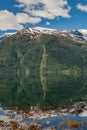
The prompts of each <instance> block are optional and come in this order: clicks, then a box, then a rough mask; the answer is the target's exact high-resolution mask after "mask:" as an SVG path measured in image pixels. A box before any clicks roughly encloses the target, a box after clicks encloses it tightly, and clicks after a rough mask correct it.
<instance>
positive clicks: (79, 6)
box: [77, 4, 87, 12]
mask: <svg viewBox="0 0 87 130" xmlns="http://www.w3.org/2000/svg"><path fill="white" fill-rule="evenodd" d="M77 9H80V10H81V11H85V12H87V5H82V4H78V5H77Z"/></svg>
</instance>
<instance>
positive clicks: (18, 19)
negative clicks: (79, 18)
mask: <svg viewBox="0 0 87 130" xmlns="http://www.w3.org/2000/svg"><path fill="white" fill-rule="evenodd" d="M15 1H17V2H18V4H16V5H14V7H17V8H21V10H22V12H23V13H21V12H17V13H16V14H14V13H13V12H9V11H8V10H0V30H21V29H23V28H24V26H23V24H26V23H31V24H36V23H39V22H40V21H41V20H43V18H46V19H55V18H56V17H57V18H58V17H59V16H61V17H64V18H70V15H69V11H70V9H71V8H70V7H69V6H68V2H67V0H15ZM46 25H50V23H49V22H46Z"/></svg>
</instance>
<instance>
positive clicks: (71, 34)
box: [0, 27, 87, 43]
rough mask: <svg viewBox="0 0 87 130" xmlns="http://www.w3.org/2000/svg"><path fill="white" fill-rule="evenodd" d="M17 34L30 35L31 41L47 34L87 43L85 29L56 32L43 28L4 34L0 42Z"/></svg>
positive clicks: (55, 30)
mask: <svg viewBox="0 0 87 130" xmlns="http://www.w3.org/2000/svg"><path fill="white" fill-rule="evenodd" d="M18 33H20V34H26V35H28V34H31V39H32V38H38V37H40V36H41V35H42V34H48V35H55V36H62V37H65V38H69V39H72V40H74V41H77V42H83V43H84V42H85V41H87V29H78V30H58V29H51V28H43V27H32V28H31V27H29V28H25V29H22V30H20V31H19V32H15V33H6V34H5V35H3V36H1V37H0V41H1V40H3V39H5V38H7V37H10V36H12V35H15V34H18Z"/></svg>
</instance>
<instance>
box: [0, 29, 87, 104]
mask: <svg viewBox="0 0 87 130" xmlns="http://www.w3.org/2000/svg"><path fill="white" fill-rule="evenodd" d="M86 36H87V35H86V30H85V31H84V30H73V31H66V30H65V31H62V30H56V29H46V28H41V27H36V28H27V29H23V30H21V31H19V32H17V33H15V34H14V35H11V36H9V37H5V38H4V40H1V41H0V102H4V103H5V104H6V103H7V102H9V104H16V105H19V106H22V105H23V104H26V106H27V105H29V104H30V105H31V104H33V105H35V104H36V103H38V100H39V102H40V103H41V105H42V106H43V104H44V105H47V104H48V105H49V106H50V105H52V102H51V98H52V99H53V101H54V103H55V104H60V105H61V104H64V103H66V104H67V103H68V104H69V103H71V100H72V102H75V101H77V100H81V101H84V100H86V99H87V98H86V93H85V92H86V91H87V89H84V86H83V87H82V85H83V83H81V84H80V85H81V87H80V88H79V85H77V84H78V83H77V82H76V81H75V82H74V86H75V85H76V88H75V89H73V87H72V84H69V83H71V82H72V81H73V80H74V79H75V80H76V79H78V81H79V82H80V81H81V80H79V77H80V76H81V75H83V76H85V77H86V76H87V41H86V40H87V39H86V38H87V37H86ZM71 78H73V80H72V81H71ZM66 80H67V81H70V82H68V83H66ZM62 82H63V85H64V84H66V87H67V86H68V85H70V86H71V88H72V91H71V89H70V87H68V88H67V89H66V90H65V88H63V86H62V89H63V91H62V94H60V95H58V94H59V92H60V90H58V86H60V88H61V85H62ZM58 83H59V84H58ZM72 83H73V82H72ZM4 88H5V89H4ZM41 88H42V89H41ZM48 90H49V91H48ZM55 90H56V92H55ZM78 90H79V91H78ZM51 92H52V93H53V92H54V94H53V95H51V98H48V96H47V93H49V95H50V93H51ZM64 92H65V93H64ZM67 92H69V93H68V94H69V96H68V94H67ZM3 93H6V94H5V95H4V97H3ZM60 93H61V92H60ZM7 94H8V95H9V96H7ZM35 95H38V99H37V98H36V96H35ZM55 95H56V99H55ZM78 95H79V97H78ZM2 97H3V98H2ZM8 97H9V98H8ZM31 97H32V100H33V101H32V102H31ZM14 99H15V100H16V101H15V103H14ZM45 100H46V103H45V102H44V101H45Z"/></svg>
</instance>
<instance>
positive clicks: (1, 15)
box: [0, 10, 23, 30]
mask: <svg viewBox="0 0 87 130" xmlns="http://www.w3.org/2000/svg"><path fill="white" fill-rule="evenodd" d="M22 28H23V26H22V25H21V24H19V23H18V22H17V21H16V16H15V15H14V14H13V13H11V12H9V11H7V10H1V11H0V30H11V29H14V30H20V29H22Z"/></svg>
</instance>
